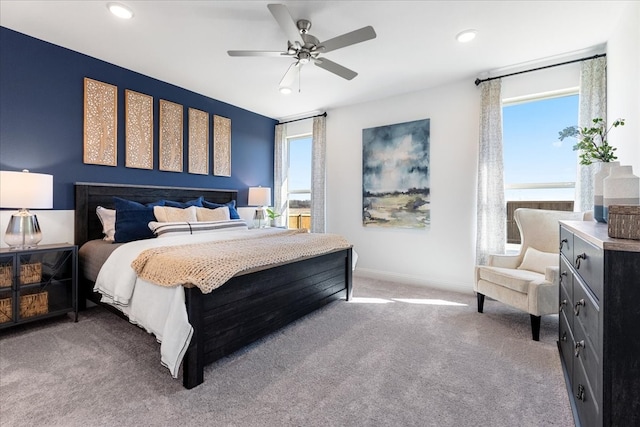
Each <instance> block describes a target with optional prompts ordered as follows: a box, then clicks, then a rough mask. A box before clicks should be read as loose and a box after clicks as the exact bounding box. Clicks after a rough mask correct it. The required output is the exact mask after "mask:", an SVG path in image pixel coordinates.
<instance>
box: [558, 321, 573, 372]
mask: <svg viewBox="0 0 640 427" xmlns="http://www.w3.org/2000/svg"><path fill="white" fill-rule="evenodd" d="M559 317H560V329H559V334H558V345H559V347H560V354H561V356H562V360H564V364H565V368H566V369H567V372H568V373H569V375H571V373H572V372H573V359H575V355H574V348H575V347H574V346H575V344H574V341H573V333H571V327H569V324H568V322H567V316H565V314H564V313H563V312H561V313H560V315H559ZM571 317H572V316H570V317H569V318H571Z"/></svg>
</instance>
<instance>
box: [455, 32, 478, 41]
mask: <svg viewBox="0 0 640 427" xmlns="http://www.w3.org/2000/svg"><path fill="white" fill-rule="evenodd" d="M477 34H478V32H477V31H476V30H464V31H462V32H460V33H458V35H457V36H456V40H458V41H459V42H460V43H466V42H470V41H471V40H473V39H475V38H476V35H477Z"/></svg>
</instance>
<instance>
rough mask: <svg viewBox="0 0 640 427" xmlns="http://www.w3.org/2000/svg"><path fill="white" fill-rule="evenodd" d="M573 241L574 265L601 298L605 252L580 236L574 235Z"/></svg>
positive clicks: (589, 286) (594, 292)
mask: <svg viewBox="0 0 640 427" xmlns="http://www.w3.org/2000/svg"><path fill="white" fill-rule="evenodd" d="M573 243H574V248H573V249H574V250H573V266H574V268H575V269H576V272H577V273H578V275H579V276H580V277H582V280H583V281H584V283H585V284H586V285H587V287H588V288H589V289H590V290H591V292H593V294H594V295H595V297H596V298H597V299H598V300H600V299H601V298H602V282H603V279H604V270H603V268H604V267H603V266H604V255H603V252H602V250H601V249H598V248H597V247H595V246H593V245H592V244H591V243H589V242H586V241H585V240H582V239H581V238H580V237H578V236H574V239H573Z"/></svg>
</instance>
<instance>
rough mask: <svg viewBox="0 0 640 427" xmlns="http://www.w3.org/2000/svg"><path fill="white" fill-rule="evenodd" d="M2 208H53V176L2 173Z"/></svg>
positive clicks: (28, 173)
mask: <svg viewBox="0 0 640 427" xmlns="http://www.w3.org/2000/svg"><path fill="white" fill-rule="evenodd" d="M0 207H2V208H14V209H23V208H27V209H51V208H53V175H46V174H42V173H31V172H29V171H23V172H12V171H0Z"/></svg>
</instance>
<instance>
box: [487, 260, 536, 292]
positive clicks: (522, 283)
mask: <svg viewBox="0 0 640 427" xmlns="http://www.w3.org/2000/svg"><path fill="white" fill-rule="evenodd" d="M477 276H478V280H484V281H487V282H490V283H493V284H494V285H498V286H502V287H504V288H508V289H511V290H514V291H516V292H520V293H523V294H527V293H528V292H529V287H530V285H532V284H538V285H539V284H542V283H544V282H545V278H544V274H540V273H536V272H534V271H529V270H514V269H511V268H501V267H489V266H478V270H477Z"/></svg>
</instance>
